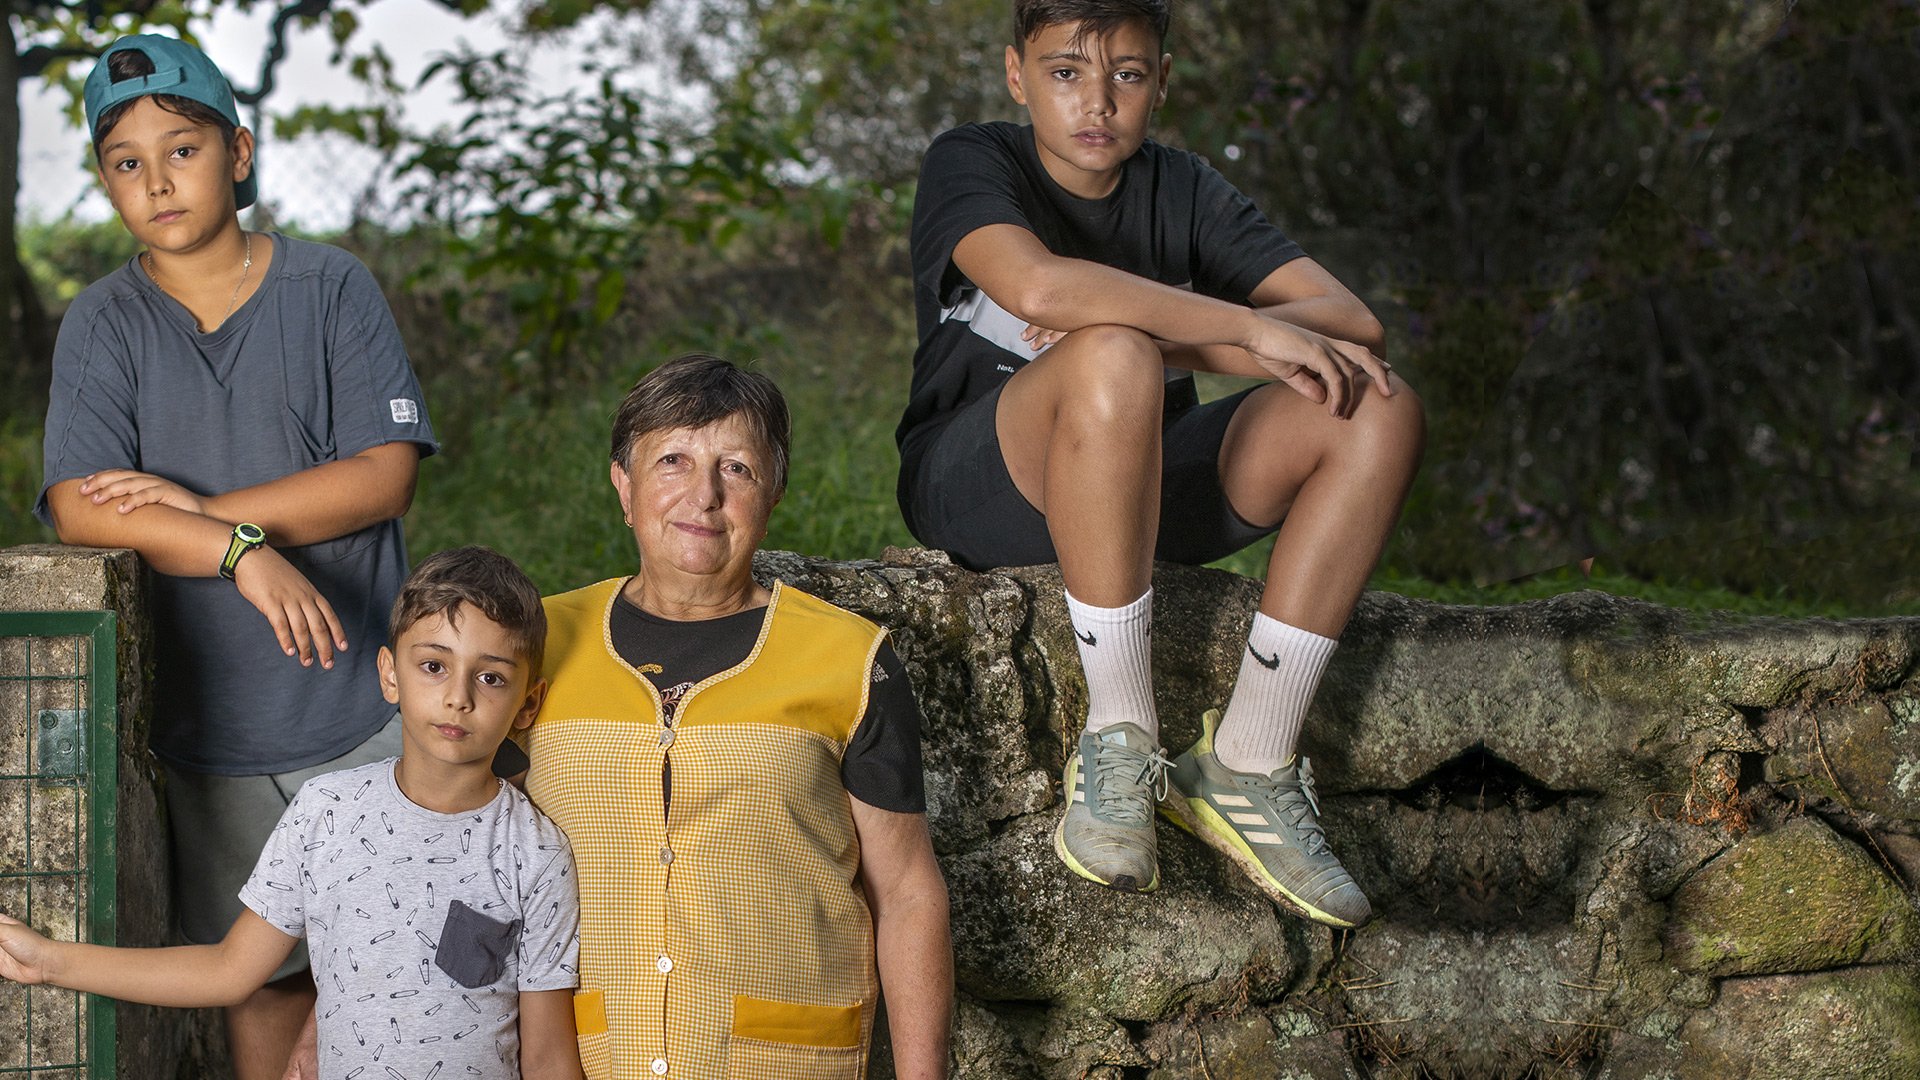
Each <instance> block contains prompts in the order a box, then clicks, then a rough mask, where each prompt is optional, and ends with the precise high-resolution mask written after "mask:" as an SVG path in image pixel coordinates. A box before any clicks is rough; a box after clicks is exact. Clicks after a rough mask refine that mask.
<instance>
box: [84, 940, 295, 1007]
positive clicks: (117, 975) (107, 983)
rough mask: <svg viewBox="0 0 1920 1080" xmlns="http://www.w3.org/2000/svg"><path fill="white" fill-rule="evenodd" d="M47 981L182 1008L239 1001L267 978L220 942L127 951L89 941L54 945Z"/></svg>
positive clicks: (147, 1003) (127, 999)
mask: <svg viewBox="0 0 1920 1080" xmlns="http://www.w3.org/2000/svg"><path fill="white" fill-rule="evenodd" d="M49 945H50V947H51V949H50V951H51V953H52V962H51V963H49V964H48V965H47V981H48V982H49V983H52V984H54V985H55V986H64V987H66V988H67V989H69V990H78V991H81V992H83V993H88V994H99V995H101V996H102V997H110V998H118V999H120V1000H122V1001H136V1002H139V1003H141V1004H144V1005H161V1006H166V1007H169V1008H177V1009H204V1008H212V1007H214V1006H222V1005H234V1004H238V1003H239V1002H241V1001H244V1000H246V997H247V995H248V994H251V993H253V992H254V991H255V990H258V989H259V988H260V987H261V985H263V984H264V982H265V979H264V978H261V979H254V978H251V977H249V975H248V973H246V972H244V971H241V970H239V966H238V965H237V964H236V963H235V962H234V958H233V957H231V956H230V955H228V953H227V951H226V950H225V949H223V948H222V947H221V946H219V945H177V946H173V947H170V948H164V949H123V948H111V947H108V946H105V945H88V944H85V943H83V942H72V941H61V942H50V943H49Z"/></svg>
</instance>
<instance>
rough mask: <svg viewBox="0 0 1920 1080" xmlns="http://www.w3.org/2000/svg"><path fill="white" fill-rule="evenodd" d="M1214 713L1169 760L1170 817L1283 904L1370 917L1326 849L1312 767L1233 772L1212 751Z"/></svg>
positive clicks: (1341, 921)
mask: <svg viewBox="0 0 1920 1080" xmlns="http://www.w3.org/2000/svg"><path fill="white" fill-rule="evenodd" d="M1219 726H1220V711H1219V710H1218V709H1210V710H1208V711H1207V714H1206V716H1204V717H1203V718H1201V721H1200V741H1199V742H1196V743H1194V744H1193V747H1192V748H1191V749H1189V750H1188V751H1187V752H1186V753H1184V754H1181V755H1180V756H1179V757H1177V758H1175V759H1174V761H1173V783H1172V787H1173V788H1174V791H1173V792H1172V795H1171V797H1170V798H1168V799H1166V800H1165V801H1163V802H1162V803H1161V804H1160V808H1161V810H1162V811H1164V812H1165V813H1166V814H1167V816H1168V817H1169V818H1172V819H1173V822H1174V823H1175V824H1177V825H1179V826H1180V827H1181V828H1183V829H1185V830H1187V831H1188V832H1190V833H1193V834H1194V835H1195V836H1198V837H1199V838H1200V839H1202V840H1204V841H1206V842H1207V844H1208V845H1209V846H1211V847H1214V848H1217V849H1219V850H1220V851H1221V852H1222V853H1223V854H1225V855H1226V856H1227V858H1229V859H1232V860H1233V861H1234V862H1235V863H1237V864H1239V866H1240V868H1241V869H1242V870H1245V871H1246V872H1247V874H1248V875H1249V876H1250V877H1252V878H1253V881H1254V884H1256V885H1258V886H1260V889H1261V891H1263V892H1265V893H1266V894H1267V895H1268V896H1271V897H1272V898H1273V899H1274V900H1276V901H1278V902H1279V903H1280V904H1281V905H1282V906H1284V907H1288V908H1292V909H1295V910H1297V911H1299V912H1300V913H1301V914H1302V915H1305V916H1306V917H1307V918H1309V919H1312V920H1313V921H1315V922H1321V923H1326V924H1327V925H1328V926H1338V927H1343V928H1349V929H1350V928H1352V927H1356V926H1359V925H1360V924H1361V923H1364V922H1366V921H1367V919H1368V918H1370V917H1371V916H1372V915H1373V909H1372V907H1371V906H1369V905H1368V903H1367V898H1366V896H1365V895H1363V894H1362V893H1361V892H1360V886H1358V885H1356V884H1354V881H1353V876H1352V875H1351V874H1348V873H1347V868H1346V867H1344V866H1341V865H1340V860H1339V859H1338V858H1336V857H1334V854H1333V852H1332V851H1331V850H1330V849H1329V848H1328V847H1327V837H1326V834H1325V833H1324V832H1322V831H1321V829H1320V817H1319V815H1320V803H1319V801H1318V800H1317V799H1316V798H1315V797H1314V793H1313V766H1312V765H1311V764H1310V763H1309V762H1308V761H1307V759H1306V758H1303V757H1295V758H1294V759H1293V760H1292V761H1291V762H1289V763H1288V764H1286V765H1284V766H1282V767H1281V768H1278V769H1275V770H1274V771H1273V772H1272V773H1271V774H1269V775H1267V776H1261V775H1260V774H1259V773H1243V772H1234V771H1233V770H1231V769H1229V768H1227V767H1226V766H1224V765H1222V764H1220V759H1219V757H1218V756H1216V755H1215V754H1214V752H1213V732H1214V729H1215V728H1217V727H1219Z"/></svg>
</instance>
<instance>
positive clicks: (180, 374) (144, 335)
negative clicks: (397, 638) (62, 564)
mask: <svg viewBox="0 0 1920 1080" xmlns="http://www.w3.org/2000/svg"><path fill="white" fill-rule="evenodd" d="M272 242H273V245H274V248H273V259H272V261H271V263H270V265H269V266H268V267H267V268H266V271H265V273H264V275H263V277H262V279H261V282H260V287H259V288H258V289H257V290H256V291H255V292H254V294H253V295H252V296H251V297H249V298H248V299H247V302H246V303H244V304H242V305H241V306H240V307H239V308H238V309H237V310H236V311H234V313H233V314H232V315H231V316H229V317H228V318H227V319H226V321H225V322H223V323H222V324H221V325H220V326H219V327H217V328H216V329H215V330H213V332H211V333H206V334H203V333H200V331H199V328H198V327H197V326H196V325H195V323H194V319H193V316H192V315H191V314H189V313H188V312H187V310H186V308H184V307H182V306H181V305H180V304H179V303H178V302H177V301H175V300H174V299H173V298H172V297H170V296H168V295H167V294H166V293H165V292H164V291H162V290H161V289H160V288H159V287H158V286H157V285H155V284H154V282H153V279H152V278H150V277H149V276H148V275H147V271H146V269H145V268H144V267H142V266H141V265H140V263H139V260H137V259H134V260H129V261H128V262H127V264H126V265H124V266H122V267H121V268H120V269H118V270H115V271H114V272H113V273H111V274H108V275H107V276H106V277H104V278H102V279H100V280H99V281H97V282H95V283H94V284H93V285H92V286H91V287H89V288H88V289H87V290H86V291H85V292H83V293H81V294H80V296H79V297H77V298H76V299H75V300H74V302H73V304H72V306H70V307H69V308H68V309H67V314H66V316H65V318H64V319H63V320H62V321H61V324H60V337H59V341H58V343H57V345H56V347H55V350H54V362H53V387H52V393H51V395H50V398H49V401H48V405H47V430H46V444H45V459H44V460H45V472H44V483H43V486H42V488H41V493H40V499H39V502H38V503H37V504H36V505H35V507H34V512H35V513H36V514H37V515H39V517H40V519H41V520H42V521H46V522H48V523H49V524H51V520H52V519H51V517H50V515H49V512H48V510H47V498H46V490H47V489H48V488H51V487H52V486H53V485H55V484H57V483H60V482H62V481H65V480H71V479H76V478H79V477H84V476H86V475H88V474H90V473H93V472H97V471H100V470H102V469H137V470H140V471H142V472H149V473H154V474H155V475H158V476H162V477H164V478H166V479H168V480H171V481H173V482H175V483H178V484H180V485H181V486H183V487H185V488H187V489H189V490H191V491H194V492H197V493H199V494H202V495H214V494H220V493H223V492H227V491H233V490H235V489H238V488H244V487H251V486H253V485H255V484H261V483H265V482H267V481H269V480H276V479H279V478H280V477H283V476H287V475H289V474H291V473H295V472H299V471H301V470H303V469H309V468H312V467H314V466H316V465H322V464H325V463H327V462H330V461H340V460H343V459H346V458H350V457H352V456H354V455H355V454H358V453H360V452H362V451H364V450H369V449H372V448H373V447H375V446H380V445H382V444H384V443H389V442H399V441H404V442H412V443H416V444H418V445H419V447H420V450H421V453H422V455H425V454H431V453H433V452H435V451H436V450H437V449H439V444H438V442H437V441H436V440H435V438H434V434H433V427H432V425H431V424H430V423H429V422H428V420H427V412H426V406H425V404H424V402H423V401H422V398H421V393H420V383H419V380H418V379H416V378H415V377H414V374H413V369H412V366H411V365H410V364H409V363H408V361H407V353H406V348H405V347H404V346H403V345H402V343H401V341H400V332H399V329H398V328H397V327H396V326H395V325H394V321H393V314H392V311H391V310H390V309H389V308H388V307H387V302H386V298H385V297H384V296H382V295H381V293H380V287H379V285H378V284H377V283H375V281H374V279H373V275H372V274H371V273H369V272H368V271H367V269H366V267H365V266H363V265H361V263H360V261H359V260H358V259H356V258H354V257H353V256H352V255H350V254H348V253H347V252H345V251H342V250H340V249H339V248H335V247H330V246H328V245H325V244H314V243H308V242H305V241H301V240H293V239H289V238H287V237H285V236H281V235H279V234H278V233H275V234H273V236H272ZM254 244H255V247H256V249H257V248H258V246H259V244H260V239H259V238H258V237H256V238H255V239H254ZM268 540H269V542H270V543H271V541H272V538H271V537H269V538H268ZM276 550H278V551H279V552H280V553H281V554H282V555H284V556H286V558H287V560H288V561H289V562H291V563H292V564H293V565H294V566H295V567H296V568H298V569H299V570H300V572H301V573H303V574H305V575H306V576H307V578H308V580H310V581H312V582H313V584H314V587H315V588H317V589H319V590H320V593H321V595H323V596H325V597H326V598H327V601H328V603H330V604H331V605H332V606H333V609H334V612H335V613H336V614H338V615H339V617H340V623H341V627H342V629H344V630H345V631H346V636H347V641H348V642H349V645H350V647H349V648H348V650H347V651H346V652H344V653H341V654H338V655H337V656H336V658H335V661H334V666H333V669H332V670H331V671H328V670H324V669H322V668H321V667H320V665H318V664H315V665H314V666H313V667H311V668H302V667H301V666H300V665H299V663H298V662H296V661H294V660H292V659H290V658H289V657H287V656H286V655H285V654H283V653H282V652H281V651H280V646H279V643H278V642H277V641H276V639H275V638H274V634H273V628H272V627H271V626H270V625H268V623H267V620H266V617H265V616H263V615H261V614H260V612H259V611H258V610H257V609H255V608H254V606H253V605H252V604H250V603H248V602H247V601H246V599H245V598H243V597H242V596H241V595H240V593H239V591H238V590H237V589H236V588H234V585H233V583H232V582H230V581H226V580H224V579H222V578H219V577H201V578H196V577H174V576H172V575H168V574H154V575H153V590H152V613H153V618H154V631H155V633H154V642H155V646H156V650H155V651H156V653H157V657H156V659H157V661H158V662H157V664H156V665H155V675H154V688H153V693H154V703H155V707H154V719H153V734H152V741H153V749H154V752H155V753H156V754H158V755H159V756H160V757H161V758H162V759H164V760H165V761H166V762H168V763H169V764H171V765H174V766H176V767H180V768H185V769H190V770H194V771H197V772H205V773H215V774H223V775H257V774H262V773H274V772H286V771H289V770H293V769H298V768H303V767H305V766H309V765H315V764H319V763H320V762H324V761H329V760H331V759H333V758H335V757H338V756H340V755H341V754H343V753H345V752H346V751H348V750H350V749H352V748H353V747H355V746H357V745H359V744H360V743H361V742H362V741H364V740H365V739H366V738H367V737H368V736H369V735H371V734H373V732H375V731H376V730H378V729H379V728H380V726H381V725H382V724H384V723H385V722H386V721H387V719H388V718H389V717H391V716H392V715H393V706H391V705H389V704H387V703H386V701H385V700H383V699H382V697H381V695H380V689H379V685H378V682H377V678H376V675H375V669H374V657H375V656H376V655H377V653H378V651H379V647H380V645H381V643H382V642H384V641H385V640H386V621H387V614H388V609H389V608H390V607H391V605H392V603H393V598H394V596H395V594H396V593H397V592H398V591H399V588H400V583H401V581H402V580H403V579H404V578H405V577H406V573H407V554H406V544H405V540H404V538H403V536H402V534H401V529H400V522H399V521H398V520H392V521H383V522H380V523H378V524H376V525H372V526H369V527H368V528H365V529H362V530H360V531H359V532H355V533H350V534H348V535H346V536H342V537H339V538H336V539H333V540H327V541H323V542H321V543H317V544H309V545H306V546H304V547H279V546H278V545H276ZM222 554H223V552H221V551H209V552H208V553H207V560H208V568H209V569H212V568H213V567H214V566H217V565H218V561H219V559H220V556H221V555H222Z"/></svg>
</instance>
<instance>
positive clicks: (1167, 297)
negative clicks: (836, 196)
mask: <svg viewBox="0 0 1920 1080" xmlns="http://www.w3.org/2000/svg"><path fill="white" fill-rule="evenodd" d="M953 263H954V265H955V266H957V267H959V268H960V272H961V273H963V274H965V275H967V279H968V280H970V281H972V282H973V283H974V284H975V285H977V286H979V287H980V289H981V290H983V291H984V292H985V293H986V294H987V295H988V296H989V297H991V298H992V299H993V302H994V303H996V304H999V305H1000V306H1001V307H1003V308H1005V309H1006V310H1008V311H1010V312H1012V313H1013V314H1014V315H1015V316H1016V317H1018V318H1020V319H1022V320H1025V321H1026V322H1027V323H1029V324H1031V325H1034V326H1042V327H1045V328H1047V329H1048V330H1059V331H1062V332H1067V333H1071V332H1072V331H1075V330H1079V329H1082V328H1085V327H1088V326H1102V325H1111V326H1131V327H1134V328H1135V329H1137V330H1141V331H1144V332H1146V333H1147V334H1150V335H1152V336H1153V337H1155V338H1158V339H1160V340H1162V341H1169V342H1173V343H1175V344H1179V345H1244V344H1246V343H1247V341H1248V340H1249V338H1250V336H1251V334H1252V332H1253V329H1254V324H1255V323H1256V322H1257V321H1258V320H1259V318H1260V317H1259V316H1258V315H1256V314H1254V312H1253V311H1252V309H1250V308H1245V307H1241V306H1239V305H1237V304H1229V303H1227V302H1226V301H1224V300H1215V299H1213V298H1212V297H1208V296H1201V295H1199V294H1198V293H1192V292H1188V291H1186V290H1184V289H1176V288H1173V287H1172V286H1169V285H1162V284H1160V283H1159V282H1157V281H1149V280H1148V279H1146V278H1143V277H1140V276H1138V275H1136V274H1129V273H1127V272H1126V271H1124V270H1116V269H1114V268H1113V267H1111V266H1102V265H1101V264H1099V263H1096V262H1089V261H1087V260H1085V259H1068V258H1063V257H1061V256H1058V255H1055V254H1053V253H1052V252H1051V251H1048V250H1047V249H1046V247H1045V246H1044V245H1042V244H1041V243H1040V241H1039V239H1038V238H1037V237H1035V236H1034V235H1033V234H1032V233H1031V232H1028V231H1027V230H1025V229H1023V228H1020V227H1019V226H1017V225H988V226H985V227H983V228H979V229H975V230H974V231H973V232H970V233H968V234H967V235H966V236H965V237H964V238H962V239H961V241H960V243H958V244H956V245H955V246H954V249H953Z"/></svg>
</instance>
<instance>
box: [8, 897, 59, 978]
mask: <svg viewBox="0 0 1920 1080" xmlns="http://www.w3.org/2000/svg"><path fill="white" fill-rule="evenodd" d="M49 944H50V942H48V941H47V939H46V938H43V937H41V936H40V935H39V934H36V933H34V932H33V929H32V928H31V927H29V926H28V925H27V924H26V923H23V922H21V921H20V920H18V919H14V918H9V917H8V916H6V915H0V979H8V980H10V981H12V982H17V983H21V984H23V985H26V986H37V985H39V984H40V983H43V982H46V981H47V961H48V960H49V959H50V957H49V956H48V955H47V954H48V953H49V952H51V951H52V950H50V949H49V948H48V947H47V946H48V945H49Z"/></svg>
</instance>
